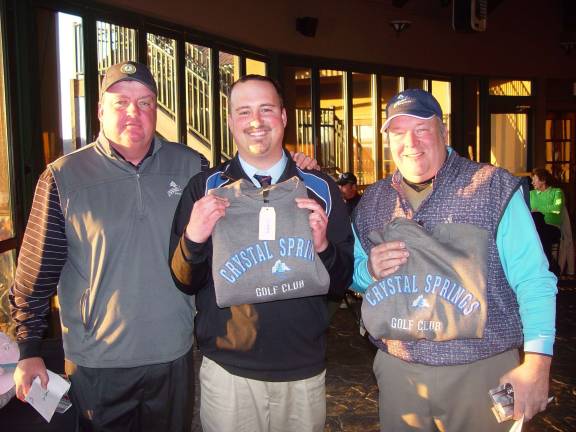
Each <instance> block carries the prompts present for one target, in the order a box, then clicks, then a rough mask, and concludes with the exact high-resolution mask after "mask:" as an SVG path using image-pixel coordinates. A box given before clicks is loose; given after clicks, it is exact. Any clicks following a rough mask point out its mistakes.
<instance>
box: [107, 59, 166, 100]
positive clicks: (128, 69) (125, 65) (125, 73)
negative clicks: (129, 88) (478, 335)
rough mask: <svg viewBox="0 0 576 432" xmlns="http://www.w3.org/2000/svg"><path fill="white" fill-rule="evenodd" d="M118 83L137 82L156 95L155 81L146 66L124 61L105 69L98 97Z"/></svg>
mask: <svg viewBox="0 0 576 432" xmlns="http://www.w3.org/2000/svg"><path fill="white" fill-rule="evenodd" d="M120 81H138V82H139V83H141V84H144V85H145V86H146V87H148V88H149V89H150V90H152V91H153V92H154V94H156V95H157V94H158V89H157V87H156V81H155V80H154V77H153V76H152V73H151V72H150V69H148V66H146V65H144V64H142V63H136V62H133V61H125V62H121V63H116V64H115V65H112V66H110V67H109V68H108V69H106V73H105V75H104V80H103V81H102V87H101V88H100V95H103V94H104V92H105V91H106V90H108V89H109V88H110V87H111V86H113V85H114V84H116V83H117V82H120Z"/></svg>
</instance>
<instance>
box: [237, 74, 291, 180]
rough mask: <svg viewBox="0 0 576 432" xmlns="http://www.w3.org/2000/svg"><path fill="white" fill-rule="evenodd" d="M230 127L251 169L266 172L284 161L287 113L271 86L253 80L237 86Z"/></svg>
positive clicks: (239, 152)
mask: <svg viewBox="0 0 576 432" xmlns="http://www.w3.org/2000/svg"><path fill="white" fill-rule="evenodd" d="M228 126H229V128H230V132H232V135H233V136H234V140H235V142H236V145H237V147H238V154H239V155H240V157H241V158H242V159H244V160H245V161H246V162H248V163H249V164H250V165H252V166H254V167H256V168H262V169H265V168H269V167H271V166H272V165H274V164H275V163H276V162H278V161H279V160H280V159H281V157H282V139H283V137H284V128H285V127H286V111H285V110H284V108H283V107H282V103H281V101H280V97H279V95H278V93H277V92H276V89H275V88H274V86H273V85H272V84H271V83H269V82H266V81H259V80H249V81H245V82H239V83H237V84H235V86H234V88H233V89H232V93H231V94H230V114H229V116H228Z"/></svg>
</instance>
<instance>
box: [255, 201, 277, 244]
mask: <svg viewBox="0 0 576 432" xmlns="http://www.w3.org/2000/svg"><path fill="white" fill-rule="evenodd" d="M258 240H276V210H274V207H262V208H261V209H260V216H259V223H258Z"/></svg>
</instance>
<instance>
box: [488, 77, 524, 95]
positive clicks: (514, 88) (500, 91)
mask: <svg viewBox="0 0 576 432" xmlns="http://www.w3.org/2000/svg"><path fill="white" fill-rule="evenodd" d="M489 93H490V95H492V96H530V95H531V94H532V82H531V81H514V80H490V84H489Z"/></svg>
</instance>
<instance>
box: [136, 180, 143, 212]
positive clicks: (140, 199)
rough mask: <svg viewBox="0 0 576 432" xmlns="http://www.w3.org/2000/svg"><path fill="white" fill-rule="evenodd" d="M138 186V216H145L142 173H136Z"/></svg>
mask: <svg viewBox="0 0 576 432" xmlns="http://www.w3.org/2000/svg"><path fill="white" fill-rule="evenodd" d="M136 188H137V189H138V190H137V194H138V217H139V218H142V217H144V202H143V200H142V185H141V184H140V173H139V172H137V173H136Z"/></svg>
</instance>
